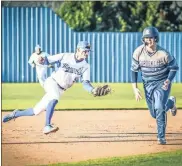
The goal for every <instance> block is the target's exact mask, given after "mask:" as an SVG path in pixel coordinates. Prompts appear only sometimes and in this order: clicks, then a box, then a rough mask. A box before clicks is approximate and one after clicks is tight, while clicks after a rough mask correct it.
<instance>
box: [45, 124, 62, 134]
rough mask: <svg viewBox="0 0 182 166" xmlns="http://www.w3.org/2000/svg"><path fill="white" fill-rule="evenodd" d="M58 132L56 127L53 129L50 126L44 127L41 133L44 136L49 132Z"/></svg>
mask: <svg viewBox="0 0 182 166" xmlns="http://www.w3.org/2000/svg"><path fill="white" fill-rule="evenodd" d="M58 130H59V128H58V127H53V126H52V125H47V126H45V127H44V129H43V133H44V134H49V133H51V132H56V131H58Z"/></svg>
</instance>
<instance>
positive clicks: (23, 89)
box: [2, 83, 182, 110]
mask: <svg viewBox="0 0 182 166" xmlns="http://www.w3.org/2000/svg"><path fill="white" fill-rule="evenodd" d="M93 85H96V84H93ZM109 85H111V87H112V88H113V89H114V92H113V93H112V94H110V95H108V96H105V97H93V96H92V95H91V94H88V93H87V92H86V91H85V90H84V89H83V87H82V85H81V84H75V85H74V86H73V87H72V88H70V89H68V90H67V91H66V92H65V93H64V95H63V96H62V97H61V100H60V102H59V103H58V104H57V107H56V109H61V110H72V109H136V108H138V109H146V108H147V106H146V103H145V100H144V99H143V100H142V101H140V102H136V101H135V99H134V95H133V92H132V88H131V84H128V83H122V84H121V83H114V84H109ZM139 87H140V89H141V90H142V93H143V87H142V84H139ZM43 95H44V90H43V88H41V86H40V85H39V84H38V83H32V84H31V83H21V84H12V83H3V84H2V110H13V109H15V108H19V109H25V108H30V107H33V106H34V105H35V104H36V103H37V102H38V101H39V100H40V99H41V98H42V96H43ZM171 95H175V96H176V97H177V107H178V108H182V84H173V88H172V91H171ZM143 98H144V94H143Z"/></svg>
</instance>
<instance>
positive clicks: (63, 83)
mask: <svg viewBox="0 0 182 166" xmlns="http://www.w3.org/2000/svg"><path fill="white" fill-rule="evenodd" d="M89 52H90V44H89V43H88V42H87V41H80V42H79V43H78V45H77V49H76V52H75V53H60V54H57V55H53V56H45V58H44V60H42V59H41V58H39V59H38V60H37V62H38V63H39V64H40V63H41V64H42V65H45V64H50V63H54V62H56V61H60V67H59V68H58V70H57V71H55V72H53V73H52V74H51V76H50V77H48V78H47V79H46V81H45V82H44V89H45V91H46V93H45V95H44V96H43V98H42V99H41V100H40V101H39V102H38V103H37V104H36V105H35V106H34V107H33V108H29V109H26V110H23V111H20V110H18V109H16V110H14V111H13V112H12V113H11V114H8V115H6V116H4V118H3V122H7V121H10V120H12V119H14V118H18V117H20V116H33V115H38V114H39V113H41V112H42V111H46V122H45V127H44V129H43V133H44V134H49V133H51V132H55V131H57V130H58V127H55V126H53V125H52V124H51V119H52V116H53V113H54V108H55V106H56V104H57V103H58V100H59V99H60V97H61V96H62V95H63V93H64V92H65V91H66V90H67V89H68V88H70V87H71V86H72V85H73V84H74V83H75V81H76V80H77V79H78V78H82V83H83V87H84V89H85V90H87V91H88V92H89V93H92V92H93V91H94V89H95V88H94V87H93V86H92V85H91V83H90V65H89V64H88V63H87V62H86V60H85V59H86V58H87V56H88V55H89Z"/></svg>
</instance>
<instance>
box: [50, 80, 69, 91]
mask: <svg viewBox="0 0 182 166" xmlns="http://www.w3.org/2000/svg"><path fill="white" fill-rule="evenodd" d="M52 79H53V80H54V81H55V82H56V84H57V85H58V86H59V88H60V89H61V90H63V91H66V89H65V88H63V87H62V86H60V85H59V84H58V83H57V81H56V80H55V79H54V78H53V77H52Z"/></svg>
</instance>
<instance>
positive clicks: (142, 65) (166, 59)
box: [131, 45, 178, 82]
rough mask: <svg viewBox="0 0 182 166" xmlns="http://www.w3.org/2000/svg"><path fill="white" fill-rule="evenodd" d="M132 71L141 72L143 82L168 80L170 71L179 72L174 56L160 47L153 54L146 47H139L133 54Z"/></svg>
mask: <svg viewBox="0 0 182 166" xmlns="http://www.w3.org/2000/svg"><path fill="white" fill-rule="evenodd" d="M131 70H132V71H134V72H138V71H141V73H142V79H143V81H146V82H148V81H158V80H163V79H167V77H168V74H169V71H170V70H172V71H176V70H178V65H177V63H176V59H175V58H174V56H171V55H170V53H169V52H168V51H166V50H165V49H163V48H162V47H160V46H157V48H156V51H155V52H154V53H153V54H149V53H148V52H147V50H146V47H145V45H141V46H139V47H137V48H136V49H135V51H134V53H133V58H132V66H131Z"/></svg>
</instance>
